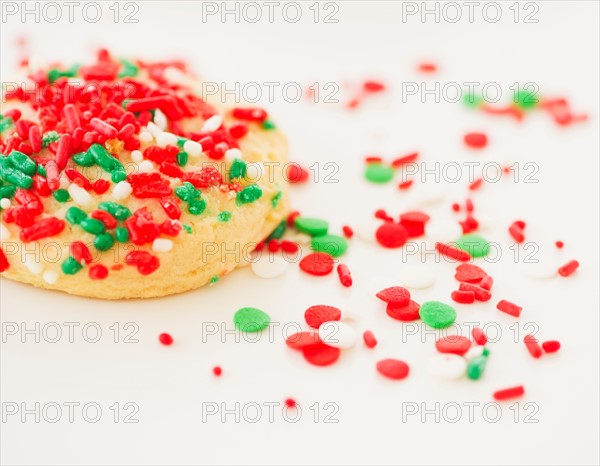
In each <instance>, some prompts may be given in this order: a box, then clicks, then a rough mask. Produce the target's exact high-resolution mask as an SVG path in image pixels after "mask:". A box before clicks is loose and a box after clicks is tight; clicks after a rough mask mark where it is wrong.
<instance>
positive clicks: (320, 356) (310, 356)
mask: <svg viewBox="0 0 600 466" xmlns="http://www.w3.org/2000/svg"><path fill="white" fill-rule="evenodd" d="M340 353H341V350H340V349H339V348H334V347H333V346H329V345H326V344H325V343H318V344H316V345H311V346H305V347H304V348H302V355H303V356H304V359H306V360H307V361H308V362H309V363H311V364H313V365H314V366H329V365H330V364H333V363H334V362H336V361H337V360H338V359H339V357H340Z"/></svg>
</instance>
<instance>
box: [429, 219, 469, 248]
mask: <svg viewBox="0 0 600 466" xmlns="http://www.w3.org/2000/svg"><path fill="white" fill-rule="evenodd" d="M462 233H463V230H462V227H461V226H460V224H459V223H458V222H457V221H456V220H452V219H448V220H442V219H439V218H437V217H433V218H432V219H431V220H430V221H429V222H427V225H426V226H425V237H426V238H427V239H428V240H430V241H432V242H439V243H448V242H450V241H454V240H455V239H456V238H458V237H460V235H462Z"/></svg>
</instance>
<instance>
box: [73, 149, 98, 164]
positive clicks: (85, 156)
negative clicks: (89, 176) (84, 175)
mask: <svg viewBox="0 0 600 466" xmlns="http://www.w3.org/2000/svg"><path fill="white" fill-rule="evenodd" d="M73 160H74V161H75V163H76V164H77V165H81V166H82V167H91V166H92V165H94V164H95V163H96V162H95V160H94V157H93V156H92V154H90V153H89V152H79V153H78V154H75V155H74V156H73Z"/></svg>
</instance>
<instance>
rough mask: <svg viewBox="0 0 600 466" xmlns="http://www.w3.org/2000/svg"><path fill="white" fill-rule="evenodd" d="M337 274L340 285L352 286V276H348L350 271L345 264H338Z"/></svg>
mask: <svg viewBox="0 0 600 466" xmlns="http://www.w3.org/2000/svg"><path fill="white" fill-rule="evenodd" d="M337 273H338V276H339V278H340V283H341V284H342V285H344V286H345V287H350V286H352V275H351V274H350V269H349V268H348V266H347V265H346V264H338V266H337Z"/></svg>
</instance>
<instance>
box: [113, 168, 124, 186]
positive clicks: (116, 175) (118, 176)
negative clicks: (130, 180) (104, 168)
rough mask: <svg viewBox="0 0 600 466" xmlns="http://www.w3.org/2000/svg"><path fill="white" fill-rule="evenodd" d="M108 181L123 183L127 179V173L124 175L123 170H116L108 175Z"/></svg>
mask: <svg viewBox="0 0 600 466" xmlns="http://www.w3.org/2000/svg"><path fill="white" fill-rule="evenodd" d="M110 179H111V181H112V182H113V183H118V182H120V181H125V180H126V179H127V173H125V170H124V169H123V170H121V169H120V168H117V169H115V170H114V171H113V172H112V173H111V174H110Z"/></svg>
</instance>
